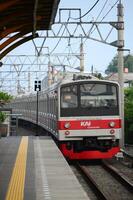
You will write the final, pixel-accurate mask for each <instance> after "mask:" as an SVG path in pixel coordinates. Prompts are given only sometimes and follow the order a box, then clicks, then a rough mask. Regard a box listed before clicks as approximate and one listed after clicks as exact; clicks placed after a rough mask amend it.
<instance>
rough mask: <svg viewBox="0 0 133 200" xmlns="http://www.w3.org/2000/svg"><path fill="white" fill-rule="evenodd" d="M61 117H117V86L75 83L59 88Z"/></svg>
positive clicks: (111, 84) (112, 84) (97, 83)
mask: <svg viewBox="0 0 133 200" xmlns="http://www.w3.org/2000/svg"><path fill="white" fill-rule="evenodd" d="M60 101H61V116H62V117H68V116H104V115H105V116H107V115H119V106H118V86H117V85H116V84H114V83H102V82H101V83H99V82H91V83H88V82H87V83H77V84H69V85H66V86H63V87H61V99H60Z"/></svg>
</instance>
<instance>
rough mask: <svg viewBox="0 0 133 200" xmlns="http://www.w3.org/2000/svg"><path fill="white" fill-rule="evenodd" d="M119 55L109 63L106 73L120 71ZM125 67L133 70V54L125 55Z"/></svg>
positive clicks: (129, 70)
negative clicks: (118, 66)
mask: <svg viewBox="0 0 133 200" xmlns="http://www.w3.org/2000/svg"><path fill="white" fill-rule="evenodd" d="M117 65H118V55H116V56H114V58H113V59H112V61H111V62H110V63H109V65H108V67H107V69H106V70H105V73H106V74H109V73H112V72H113V73H116V72H118V68H117ZM124 67H125V68H128V72H133V55H126V56H124Z"/></svg>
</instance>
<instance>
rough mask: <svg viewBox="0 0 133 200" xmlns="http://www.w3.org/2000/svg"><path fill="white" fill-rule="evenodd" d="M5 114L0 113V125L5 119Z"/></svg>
mask: <svg viewBox="0 0 133 200" xmlns="http://www.w3.org/2000/svg"><path fill="white" fill-rule="evenodd" d="M6 117H7V116H6V114H5V113H4V112H0V124H2V123H3V122H4V121H5V119H6Z"/></svg>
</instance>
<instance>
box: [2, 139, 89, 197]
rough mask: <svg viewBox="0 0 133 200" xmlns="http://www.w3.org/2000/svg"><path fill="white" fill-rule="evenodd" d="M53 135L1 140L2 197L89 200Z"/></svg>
mask: <svg viewBox="0 0 133 200" xmlns="http://www.w3.org/2000/svg"><path fill="white" fill-rule="evenodd" d="M88 199H89V198H88V196H87V194H86V193H85V191H84V190H83V189H82V186H81V185H80V183H79V182H78V180H77V178H76V177H75V175H74V174H73V172H72V170H71V168H70V167H69V165H68V163H67V162H66V160H65V159H64V157H63V156H62V154H61V152H60V151H59V149H58V147H57V146H56V145H55V143H54V142H53V141H52V139H51V138H49V137H46V136H42V137H39V136H37V137H35V136H23V137H20V136H12V137H7V138H1V139H0V200H88Z"/></svg>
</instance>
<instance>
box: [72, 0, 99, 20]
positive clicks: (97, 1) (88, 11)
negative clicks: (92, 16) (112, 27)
mask: <svg viewBox="0 0 133 200" xmlns="http://www.w3.org/2000/svg"><path fill="white" fill-rule="evenodd" d="M99 1H100V0H97V1H96V2H95V3H94V5H93V6H92V7H91V8H90V9H89V10H88V11H87V12H86V13H85V14H83V15H82V16H81V17H78V18H72V17H71V19H74V20H77V19H81V18H83V17H85V16H86V15H88V14H89V13H90V12H91V11H92V10H93V9H94V7H95V6H96V5H97V4H98V2H99Z"/></svg>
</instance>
